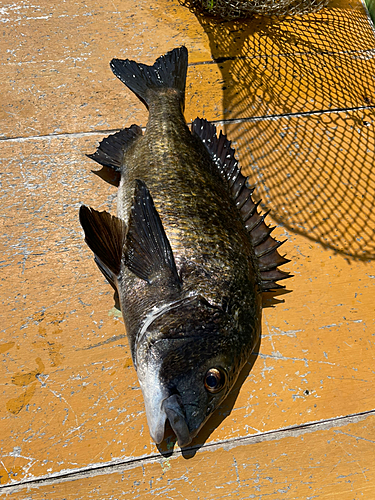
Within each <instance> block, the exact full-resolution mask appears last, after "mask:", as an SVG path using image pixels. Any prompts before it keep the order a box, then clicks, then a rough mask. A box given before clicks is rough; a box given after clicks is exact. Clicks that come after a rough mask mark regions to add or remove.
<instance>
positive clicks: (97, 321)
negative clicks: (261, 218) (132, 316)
mask: <svg viewBox="0 0 375 500" xmlns="http://www.w3.org/2000/svg"><path fill="white" fill-rule="evenodd" d="M134 5H135V4H134V2H131V1H130V0H124V1H119V0H114V1H113V2H110V3H107V4H106V3H103V2H97V1H95V0H88V1H87V2H85V3H78V4H77V3H76V2H73V1H71V0H69V1H67V2H60V3H58V2H57V3H56V2H53V3H51V2H47V0H42V1H41V2H39V3H38V6H31V5H29V4H26V3H24V2H23V3H21V2H19V3H18V2H13V3H9V4H5V5H3V6H2V7H1V8H0V20H1V21H2V28H3V31H4V34H5V36H4V37H3V38H2V41H1V42H0V47H1V48H2V50H1V52H0V54H1V57H2V62H3V65H2V71H1V73H0V82H1V86H2V96H3V97H2V100H1V102H0V133H1V134H2V137H3V138H4V140H2V141H0V148H1V172H2V176H1V178H2V187H1V195H2V205H1V206H2V210H1V218H0V221H1V232H0V253H1V256H2V258H1V261H2V263H1V266H2V267H1V285H2V288H1V300H2V308H1V311H0V317H1V320H2V325H3V327H2V334H1V339H0V361H1V364H0V371H1V378H0V380H1V382H0V393H1V398H0V431H1V432H0V457H1V460H0V483H1V484H2V485H9V484H11V483H13V484H17V483H20V482H22V481H26V480H34V479H39V478H42V477H55V478H58V477H60V476H61V475H62V474H65V473H67V472H71V473H75V472H77V471H86V472H85V474H92V472H91V471H92V470H93V469H95V468H96V467H98V466H103V465H114V464H116V463H126V464H128V465H127V467H129V468H130V469H129V470H130V472H127V473H126V474H125V475H124V473H122V472H115V473H114V474H110V473H108V476H107V477H105V476H97V477H95V478H93V477H89V478H85V479H83V478H80V479H79V481H81V483H80V488H82V489H83V491H85V492H86V493H84V494H83V495H86V498H98V494H97V490H96V489H95V488H99V489H100V495H99V496H100V497H101V498H110V497H111V495H112V496H113V497H116V495H118V494H119V492H121V491H122V489H121V488H124V491H126V492H131V495H133V496H134V495H136V494H139V495H145V497H146V498H147V495H151V494H153V495H154V494H155V492H156V491H162V492H163V493H164V492H167V489H168V487H169V486H168V484H167V483H168V481H169V482H170V484H173V485H176V484H177V485H178V486H173V488H175V489H174V490H173V493H171V495H172V498H174V497H176V498H179V496H178V495H180V497H181V496H182V497H183V495H185V496H186V498H191V496H189V495H190V493H191V491H194V494H195V493H196V496H198V494H200V495H201V496H202V498H216V497H218V498H220V496H219V495H221V494H222V496H227V497H228V496H230V495H233V496H236V495H237V496H239V497H240V498H245V497H246V495H247V496H249V495H251V494H254V495H258V496H260V495H262V494H266V493H267V494H269V495H273V496H271V498H275V499H276V498H308V495H310V496H312V497H313V496H314V495H315V496H316V495H320V496H321V497H323V496H327V495H331V496H333V497H336V498H340V499H341V498H343V499H346V498H348V499H351V498H372V497H373V496H374V494H373V491H374V484H375V483H374V478H373V474H372V471H371V470H368V463H370V458H371V453H373V452H372V447H373V444H372V441H373V439H372V438H371V435H373V418H374V417H373V416H372V417H371V418H370V417H368V418H369V419H366V420H363V421H360V422H356V423H353V424H348V429H349V430H348V433H349V434H350V433H352V434H353V435H356V436H360V437H358V439H357V438H356V439H354V438H350V436H347V434H345V436H346V437H343V436H344V435H341V434H339V432H341V430H337V429H336V430H337V432H336V430H332V429H330V430H329V429H325V430H324V431H323V430H321V431H320V430H319V431H318V430H316V429H315V430H314V432H313V433H311V434H306V435H301V436H299V437H298V438H296V437H290V436H289V437H288V436H287V437H285V436H284V437H281V438H280V440H277V439H276V440H274V441H272V442H271V441H269V442H268V441H264V442H259V443H258V442H257V444H256V445H252V444H251V441H249V442H247V441H244V442H242V441H240V444H238V446H237V448H236V451H235V452H233V453H232V451H231V446H232V445H233V446H234V445H235V443H236V439H239V440H242V439H243V438H245V437H246V436H252V435H259V436H260V438H262V439H263V437H264V433H266V432H270V431H274V430H280V429H283V428H285V427H294V426H299V425H304V424H308V423H311V422H317V421H318V422H325V421H327V419H335V418H337V417H340V416H345V415H350V414H353V415H355V414H359V413H361V412H366V411H371V410H373V409H374V407H375V396H374V390H373V380H374V371H375V369H374V361H373V360H374V342H375V337H374V334H373V332H374V312H375V311H374V309H375V306H374V304H375V302H374V299H373V289H374V283H375V268H374V264H373V259H374V255H375V253H374V241H375V239H374V233H375V216H374V213H375V210H374V199H375V198H374V194H375V193H374V191H375V180H374V173H373V165H374V142H375V129H374V123H375V121H374V107H373V106H374V102H373V99H374V96H373V89H374V74H375V71H374V69H375V68H374V56H373V55H374V50H375V37H374V32H373V29H372V27H371V25H370V24H369V22H368V20H367V17H366V14H365V11H364V9H363V6H362V5H361V4H360V2H357V1H354V0H353V1H352V2H349V1H346V0H342V1H339V0H337V1H335V2H333V3H331V4H330V7H329V8H328V9H326V10H324V11H322V12H319V13H317V14H313V15H309V16H306V17H304V18H293V19H284V20H275V19H273V20H271V19H266V20H259V19H256V20H253V21H246V22H244V23H239V22H232V23H221V24H219V25H213V24H212V23H210V22H208V21H207V20H198V19H197V18H196V17H195V16H194V15H193V14H192V13H190V12H189V11H188V10H187V9H184V8H183V7H181V6H180V5H179V4H178V3H177V1H166V0H160V2H158V3H157V4H156V5H152V6H150V5H149V4H148V3H146V2H144V1H142V2H138V3H137V8H135V7H134ZM150 40H153V42H152V44H151V43H150ZM182 43H183V44H185V45H186V46H187V47H188V48H189V51H190V62H191V65H190V67H189V71H188V81H187V99H186V116H187V119H188V120H192V119H194V118H195V117H196V116H197V115H199V116H203V117H205V118H208V119H214V120H223V119H228V121H226V122H225V123H224V124H223V125H222V128H223V129H224V131H225V132H226V133H227V134H228V136H229V138H231V139H232V140H233V141H234V142H235V146H236V148H237V151H238V156H239V158H240V161H241V164H242V166H243V169H244V172H245V173H247V174H248V175H250V180H251V182H254V183H256V184H257V190H256V195H255V196H257V197H258V198H259V197H261V198H262V199H263V202H262V207H263V208H264V209H266V208H271V209H272V214H271V218H272V219H271V220H272V221H274V222H275V223H277V224H279V227H278V228H277V229H276V231H275V234H276V236H277V237H279V238H287V243H286V244H285V245H284V247H283V248H284V250H285V253H286V254H287V256H288V258H290V259H292V262H291V263H290V264H288V265H287V266H285V268H287V269H288V270H290V271H291V272H292V273H293V274H294V275H295V276H294V278H292V279H291V280H289V282H288V290H291V293H286V294H280V295H278V296H277V297H276V298H275V299H271V298H270V297H266V298H265V301H264V303H265V309H264V311H263V336H262V341H261V345H260V346H259V348H258V349H257V353H256V354H254V356H252V359H251V360H250V362H249V365H248V366H247V367H246V369H245V370H244V372H243V373H242V374H241V377H240V381H239V383H238V384H237V386H236V388H235V390H234V391H233V393H232V395H231V396H230V397H229V399H228V400H227V401H226V402H225V403H224V405H223V406H222V408H220V410H219V411H218V412H217V413H216V414H215V415H214V416H213V417H212V419H211V421H210V422H209V423H208V425H207V426H206V427H205V428H204V429H203V431H202V432H201V434H200V435H199V436H198V437H197V438H196V440H195V441H194V443H193V444H194V445H199V446H201V445H203V446H204V447H203V448H201V451H200V452H199V453H197V454H196V455H195V457H193V458H191V460H190V461H185V459H183V458H181V457H180V456H179V455H176V457H174V456H173V458H171V459H167V460H166V459H161V458H160V455H159V453H158V450H157V448H156V447H155V445H154V444H153V443H152V441H151V439H150V436H149V433H148V428H147V423H146V417H145V412H144V405H143V399H142V395H141V391H140V389H139V385H138V382H137V378H136V374H135V371H134V369H133V367H132V364H131V359H130V353H129V348H128V343H127V339H126V336H125V331H124V327H123V322H122V319H121V318H120V317H118V312H117V311H116V310H115V309H114V307H113V306H114V302H113V297H112V296H113V294H112V291H111V288H110V287H109V285H107V284H106V283H105V281H104V279H103V278H102V276H101V275H100V273H99V271H98V270H97V269H96V266H95V264H94V262H93V260H92V255H91V253H90V251H89V250H88V248H87V247H86V246H85V244H84V242H83V234H82V231H81V229H80V226H79V222H78V208H79V206H80V204H81V203H86V204H89V205H92V206H93V207H94V208H96V209H99V210H108V211H110V212H112V213H115V205H116V190H115V189H114V188H112V187H111V186H108V185H106V184H104V183H103V181H101V180H100V179H99V178H97V177H96V176H94V175H93V174H92V173H91V171H90V170H91V169H95V168H96V167H95V164H94V163H93V162H91V161H90V160H88V159H87V158H86V157H85V156H84V155H85V153H90V152H93V151H94V149H95V147H96V145H97V143H98V141H99V140H100V139H101V138H102V137H103V136H104V135H106V134H105V133H104V132H103V131H104V130H115V129H117V128H119V127H122V126H129V125H130V124H131V123H140V124H141V125H145V123H146V121H147V112H146V110H145V109H144V107H143V106H142V104H141V103H140V102H139V101H137V99H136V98H134V97H133V96H131V95H130V92H129V91H128V90H127V89H126V88H125V87H124V86H123V85H122V84H121V83H120V82H119V81H118V80H117V79H116V78H115V77H114V76H113V75H112V73H111V71H110V69H109V66H108V63H109V60H110V59H111V58H112V57H114V56H116V57H130V58H134V59H137V60H140V61H142V62H149V63H151V62H153V60H154V59H155V58H156V57H157V56H159V55H160V54H162V53H164V52H165V51H167V50H169V49H171V48H173V47H175V46H178V45H180V44H182ZM213 58H216V59H220V58H223V59H222V60H219V61H218V62H213ZM228 58H230V59H228ZM203 63H204V64H203ZM206 63H207V64H206ZM349 108H354V109H349ZM285 113H287V114H292V115H293V114H294V115H293V116H280V115H284V114H285ZM301 113H302V115H301ZM311 113H312V114H311ZM274 115H277V116H274ZM254 117H260V119H256V120H254ZM7 138H8V139H7ZM9 138H14V139H9ZM277 302H279V303H277ZM258 353H259V354H258ZM250 369H251V371H250ZM357 418H359V417H357ZM369 422H370V423H369ZM337 425H339V424H337ZM351 426H354V427H351ZM340 429H341V427H340ZM353 429H354V430H353ZM349 431H350V432H349ZM352 431H353V432H352ZM338 435H339V436H340V439H342V440H340V439H339V440H338V438H337V436H338ZM307 437H308V438H309V441H308V443H307V441H305V440H307ZM260 438H259V439H260ZM366 439H368V441H366ZM223 441H226V442H228V443H229V444H228V445H226V446H227V449H224V448H222V447H221V445H220V446H218V448H210V446H211V445H214V444H215V443H221V442H223ZM295 443H298V445H296V444H295ZM331 443H333V444H332V445H331ZM163 446H164V448H165V449H167V448H169V449H172V448H173V446H174V441H173V436H172V434H171V433H170V434H169V438H168V440H167V442H166V443H164V445H163ZM253 446H257V447H258V448H257V451H256V452H254V453H253V452H252V447H253ZM330 446H331V447H330ZM205 447H208V448H207V450H205ZM249 450H251V451H249ZM258 450H259V451H258ZM348 450H349V451H348ZM353 450H354V451H353ZM351 454H352V455H353V458H352V455H351ZM233 456H234V457H235V460H236V463H237V465H238V467H239V469H238V470H239V471H241V474H240V476H239V477H240V479H239V480H238V477H237V475H236V468H235V467H234V465H233V464H234V461H233ZM156 457H159V458H156ZM257 457H259V458H257ZM322 457H323V458H322ZM369 457H370V458H369ZM135 459H137V460H138V461H139V462H138V463H140V464H142V461H144V468H143V469H142V465H140V467H139V468H138V466H135V465H134V463H133V461H134V460H135ZM274 463H279V464H280V467H279V468H278V466H277V465H273V464H274ZM188 464H189V465H188ZM358 464H359V465H358ZM241 467H242V469H241ZM116 470H117V469H116ZM254 471H257V472H254ZM353 471H357V472H353ZM115 474H118V476H116V477H117V478H118V479H116V481H117V482H116V485H117V486H116V485H113V481H112V479H113V478H114V477H115ZM143 474H144V476H143ZM182 474H186V477H187V481H186V484H185V482H182V481H180V478H181V475H182ZM304 475H305V476H306V478H309V477H310V476H312V480H311V482H309V481H308V479H305V476H304ZM344 476H345V477H346V476H348V477H349V479H344ZM269 477H271V478H272V481H273V482H272V481H271V480H269V479H267V478H269ZM155 478H156V479H155ZM56 480H57V479H56ZM258 480H259V481H260V482H259V483H254V481H258ZM150 481H152V484H150ZM184 481H185V480H184ZM350 481H351V482H350ZM136 482H139V484H137V483H136ZM205 482H207V486H205ZM56 484H57V486H56V485H55V486H54V485H52V484H51V485H50V486H48V488H47V486H46V488H47V489H45V490H43V489H42V488H41V487H40V489H39V490H38V489H34V490H33V489H31V490H30V492H31V493H27V494H28V495H29V496H30V495H32V498H61V497H62V495H64V498H73V497H74V495H75V491H76V487H77V484H78V482H77V481H75V480H73V479H71V482H65V483H56ZM289 484H292V486H288V485H289ZM62 485H63V486H62ZM155 485H156V486H155ZM158 485H160V488H167V489H164V490H163V489H161V490H155V488H158ZM166 485H167V486H166ZM181 485H182V486H181ZM213 485H214V486H213ZM275 485H276V486H275ZM279 485H281V486H279ZM244 486H246V489H245V492H244V493H241V492H240V490H238V491H237V488H242V487H244ZM258 487H259V488H260V489H258V490H257V488H258ZM61 488H63V490H61ZM116 488H119V489H117V490H116ZM179 488H180V489H179ZM267 488H268V489H267ZM283 488H285V490H283ZM345 488H346V489H345ZM54 490H56V492H57V493H54ZM1 491H2V490H1V489H0V492H1ZM6 491H8V490H6V489H4V490H3V492H6ZM12 491H13V490H12ZM171 491H172V490H171ZM6 494H7V493H6ZM16 494H17V495H18V493H16V492H13V493H9V495H8V494H7V495H8V497H9V498H23V497H22V495H23V494H24V493H22V492H21V493H19V494H20V495H21V496H19V497H17V496H12V495H16ZM43 495H44V496H43ZM54 495H55V496H54ZM56 495H58V496H56ZM90 495H91V496H90ZM95 495H96V496H95ZM106 495H107V496H106ZM204 495H205V496H204ZM210 495H211V496H210ZM278 495H279V496H278ZM280 495H284V496H280ZM345 495H346V496H345ZM350 495H351V496H350ZM366 495H367V496H366ZM30 498H31V497H30ZM82 498H85V496H83V497H82ZM131 498H132V497H131Z"/></svg>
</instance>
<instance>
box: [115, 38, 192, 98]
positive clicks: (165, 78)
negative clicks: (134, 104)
mask: <svg viewBox="0 0 375 500" xmlns="http://www.w3.org/2000/svg"><path fill="white" fill-rule="evenodd" d="M187 65H188V51H187V49H186V47H179V48H177V49H173V50H171V51H170V52H167V54H165V55H163V56H161V57H159V58H158V59H156V61H155V63H154V64H153V66H147V65H146V64H141V63H137V62H135V61H130V60H129V59H112V61H111V63H110V66H111V69H112V71H113V73H114V74H115V75H116V76H117V78H119V79H120V80H121V81H122V83H124V84H125V85H126V86H127V87H128V88H129V89H130V90H132V91H133V92H134V93H135V95H136V96H138V98H139V99H140V100H141V101H142V102H143V103H144V104H145V105H146V106H147V107H148V98H149V95H148V94H149V92H148V91H149V89H153V90H157V89H162V88H173V89H175V90H177V91H178V92H179V94H180V99H181V102H182V105H184V100H185V83H186V72H187Z"/></svg>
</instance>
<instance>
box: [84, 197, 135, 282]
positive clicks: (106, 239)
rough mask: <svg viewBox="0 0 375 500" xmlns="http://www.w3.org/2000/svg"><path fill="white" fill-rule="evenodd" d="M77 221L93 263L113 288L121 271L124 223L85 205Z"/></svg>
mask: <svg viewBox="0 0 375 500" xmlns="http://www.w3.org/2000/svg"><path fill="white" fill-rule="evenodd" d="M79 221H80V223H81V226H82V228H83V230H84V232H85V241H86V243H87V245H88V246H89V248H90V249H91V250H92V251H93V252H94V254H95V262H96V263H97V264H98V267H99V269H100V270H101V271H102V273H103V274H104V276H105V277H106V278H107V279H108V281H109V282H110V284H111V285H112V286H113V287H114V282H115V277H117V276H119V274H120V271H121V259H122V255H123V248H124V244H125V234H126V226H125V222H124V221H122V220H121V219H119V218H118V217H115V216H113V215H111V214H109V213H108V212H98V211H96V210H94V209H93V208H90V207H86V206H85V205H82V206H81V208H80V210H79ZM114 288H115V287H114Z"/></svg>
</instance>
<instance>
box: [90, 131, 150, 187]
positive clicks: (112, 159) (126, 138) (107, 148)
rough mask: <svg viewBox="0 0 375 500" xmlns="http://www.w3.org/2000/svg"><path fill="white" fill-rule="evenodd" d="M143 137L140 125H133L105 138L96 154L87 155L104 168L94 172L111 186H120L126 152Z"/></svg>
mask: <svg viewBox="0 0 375 500" xmlns="http://www.w3.org/2000/svg"><path fill="white" fill-rule="evenodd" d="M141 135H142V129H141V127H139V126H138V125H131V127H129V128H124V129H123V130H120V132H116V133H115V134H112V135H109V136H108V137H105V138H104V139H103V140H102V141H101V142H100V144H99V147H98V148H97V150H96V151H95V153H93V154H90V155H87V156H88V157H89V158H91V160H94V161H96V162H97V163H99V164H100V165H102V166H103V168H102V169H101V170H98V171H93V172H94V174H96V175H98V176H99V177H101V178H102V179H104V180H105V181H106V182H109V184H112V185H114V186H118V185H119V182H120V177H121V168H122V166H123V163H124V154H125V151H126V150H127V149H128V148H129V147H130V146H131V144H133V142H134V141H135V140H136V139H137V138H138V137H140V136H141Z"/></svg>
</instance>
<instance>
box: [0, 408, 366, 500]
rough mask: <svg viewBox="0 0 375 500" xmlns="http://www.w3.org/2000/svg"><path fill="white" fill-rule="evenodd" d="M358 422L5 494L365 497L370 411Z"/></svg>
mask: <svg viewBox="0 0 375 500" xmlns="http://www.w3.org/2000/svg"><path fill="white" fill-rule="evenodd" d="M348 420H349V419H348ZM358 420H359V421H356V422H350V423H348V422H347V421H345V420H344V421H342V422H337V423H336V425H332V426H330V428H327V429H324V428H321V429H319V428H318V429H317V428H316V427H313V428H312V429H302V430H300V431H297V432H291V433H284V435H282V434H281V435H280V434H277V433H276V434H275V435H269V436H264V437H263V440H259V441H257V440H251V439H248V440H243V441H239V442H233V443H226V444H223V445H219V446H215V447H212V448H207V449H206V448H201V449H200V450H199V451H198V452H197V453H196V454H195V456H186V457H185V458H184V457H182V456H181V455H180V454H178V455H176V456H171V457H165V458H163V457H154V458H153V459H151V460H147V461H145V462H143V463H132V464H129V465H127V466H118V467H113V468H112V469H110V470H106V471H105V470H101V471H98V472H95V471H93V473H92V474H91V476H89V477H84V474H81V475H77V477H73V478H72V477H70V478H66V479H63V480H60V481H55V482H54V481H47V482H45V483H44V482H41V483H39V484H30V485H27V486H23V487H22V488H19V487H13V488H12V487H11V488H9V489H5V490H4V498H12V500H21V499H22V500H26V499H28V500H42V499H48V500H53V499H61V498H64V499H66V500H70V499H91V498H92V499H96V498H101V499H103V500H104V499H112V498H144V499H149V498H155V497H159V496H160V497H163V498H186V499H191V498H200V499H205V500H208V499H221V498H238V499H245V498H267V499H270V500H284V499H285V500H287V499H288V500H290V499H292V498H303V499H311V498H314V499H326V498H333V499H340V500H357V499H370V498H374V496H375V470H374V467H373V466H372V464H373V462H374V460H375V451H374V450H375V447H374V439H373V437H374V432H375V416H374V415H373V414H372V415H370V416H367V417H362V418H361V419H358ZM189 458H190V459H189Z"/></svg>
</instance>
